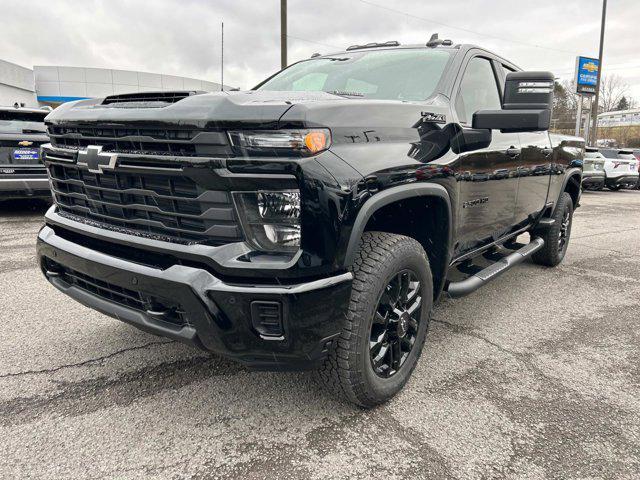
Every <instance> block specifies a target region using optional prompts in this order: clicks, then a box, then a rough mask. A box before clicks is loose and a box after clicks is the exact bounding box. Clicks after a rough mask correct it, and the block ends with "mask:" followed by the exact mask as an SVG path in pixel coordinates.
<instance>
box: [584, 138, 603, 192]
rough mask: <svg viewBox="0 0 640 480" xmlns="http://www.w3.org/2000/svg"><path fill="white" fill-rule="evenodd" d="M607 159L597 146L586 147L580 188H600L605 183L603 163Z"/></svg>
mask: <svg viewBox="0 0 640 480" xmlns="http://www.w3.org/2000/svg"><path fill="white" fill-rule="evenodd" d="M606 161H607V159H606V158H605V157H604V155H602V154H601V153H600V152H599V151H598V149H597V148H595V147H587V148H586V151H585V153H584V162H583V164H582V188H583V189H585V190H602V189H603V188H604V183H605V173H604V164H605V163H606Z"/></svg>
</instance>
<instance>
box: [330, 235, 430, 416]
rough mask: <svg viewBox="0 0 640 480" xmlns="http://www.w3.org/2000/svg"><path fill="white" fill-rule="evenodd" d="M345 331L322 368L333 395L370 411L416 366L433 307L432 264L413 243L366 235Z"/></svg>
mask: <svg viewBox="0 0 640 480" xmlns="http://www.w3.org/2000/svg"><path fill="white" fill-rule="evenodd" d="M353 274H354V280H353V287H352V291H351V300H350V303H349V308H348V310H347V312H346V316H345V319H344V324H343V328H342V332H341V334H340V336H339V337H338V340H337V342H336V344H335V345H334V347H333V348H332V349H331V351H330V353H329V356H328V358H327V360H326V361H325V362H324V364H323V365H322V367H321V368H320V369H319V370H318V377H319V379H320V381H321V382H322V383H323V384H324V385H325V386H326V387H328V388H329V389H330V390H331V391H332V392H333V393H335V394H337V395H339V396H341V397H342V398H345V399H347V400H348V401H350V402H352V403H355V404H356V405H359V406H362V407H366V408H370V407H373V406H375V405H378V404H381V403H384V402H386V401H387V400H389V399H390V398H391V397H393V396H394V395H395V394H396V393H398V392H399V391H400V390H401V389H402V387H404V385H405V383H406V382H407V380H408V379H409V377H410V376H411V373H412V372H413V369H414V368H415V366H416V363H417V361H418V358H419V357H420V353H421V351H422V347H423V345H424V341H425V338H426V335H427V329H428V326H429V320H430V316H431V308H432V305H433V281H432V278H431V269H430V267H429V260H428V258H427V254H426V253H425V251H424V249H423V248H422V246H421V245H420V244H419V243H418V242H417V241H416V240H414V239H412V238H409V237H405V236H402V235H395V234H390V233H383V232H365V233H364V234H363V236H362V240H361V244H360V250H359V253H358V255H357V257H356V260H355V262H354V266H353Z"/></svg>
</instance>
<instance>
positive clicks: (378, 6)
mask: <svg viewBox="0 0 640 480" xmlns="http://www.w3.org/2000/svg"><path fill="white" fill-rule="evenodd" d="M358 1H359V2H361V3H364V4H366V5H371V6H372V7H377V8H381V9H383V10H387V11H389V12H393V13H397V14H399V15H404V16H407V17H411V18H415V19H417V20H422V21H423V22H427V23H434V24H436V25H442V26H443V27H447V28H453V29H454V30H460V31H462V32H467V33H472V34H474V35H478V36H481V37H485V38H493V39H495V40H501V41H503V42H510V43H517V44H520V45H526V46H528V47H533V48H541V49H544V50H555V51H557V52H562V53H570V54H571V55H579V54H578V53H576V52H572V51H569V50H562V49H561V48H554V47H547V46H545V45H537V44H534V43H527V42H523V41H521V40H513V39H511V38H504V37H498V36H495V35H489V34H486V33H482V32H477V31H475V30H470V29H468V28H463V27H456V26H454V25H450V24H448V23H444V22H439V21H436V20H432V19H430V18H425V17H420V16H418V15H413V14H411V13H408V12H404V11H402V10H397V9H395V8H391V7H386V6H384V5H380V4H377V3H374V2H370V1H368V0H358Z"/></svg>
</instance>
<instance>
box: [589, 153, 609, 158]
mask: <svg viewBox="0 0 640 480" xmlns="http://www.w3.org/2000/svg"><path fill="white" fill-rule="evenodd" d="M584 158H604V156H603V155H602V154H601V153H600V152H585V154H584Z"/></svg>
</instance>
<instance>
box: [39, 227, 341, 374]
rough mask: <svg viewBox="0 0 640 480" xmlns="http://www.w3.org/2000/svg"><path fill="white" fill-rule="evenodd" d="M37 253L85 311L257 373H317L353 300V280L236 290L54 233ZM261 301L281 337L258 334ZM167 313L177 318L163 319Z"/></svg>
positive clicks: (44, 233) (191, 271) (203, 273)
mask: <svg viewBox="0 0 640 480" xmlns="http://www.w3.org/2000/svg"><path fill="white" fill-rule="evenodd" d="M37 252H38V261H39V263H40V266H41V268H42V271H43V273H44V274H45V276H46V277H47V279H48V280H49V282H51V283H52V284H53V285H54V286H55V287H56V288H58V289H59V290H61V291H62V292H64V293H66V294H67V295H69V296H70V297H72V298H74V299H75V300H77V301H79V302H80V303H82V304H84V305H86V306H89V307H91V308H94V309H96V310H98V311H100V312H102V313H105V314H107V315H110V316H112V317H115V318H117V319H119V320H122V321H124V322H127V323H129V324H131V325H134V326H135V327H138V328H140V329H142V330H145V331H147V332H150V333H153V334H157V335H161V336H165V337H169V338H172V339H175V340H179V341H182V342H185V343H189V344H192V345H195V346H197V347H200V348H204V349H206V350H209V351H212V352H215V353H218V354H220V355H223V356H226V357H229V358H232V359H234V360H237V361H240V362H242V363H244V364H246V365H248V366H250V367H254V368H263V369H274V370H291V369H309V368H314V367H316V366H318V365H319V364H320V363H321V362H322V360H323V359H324V358H325V357H326V353H327V351H328V348H329V347H330V344H331V342H332V341H334V340H335V338H336V337H337V335H338V333H339V332H340V328H341V324H342V318H343V315H344V312H345V309H346V307H347V305H348V302H349V296H350V293H351V280H352V275H351V273H343V274H340V275H336V276H333V277H329V278H323V279H320V280H314V281H311V282H306V283H298V284H295V285H287V286H281V285H264V284H255V285H249V284H231V283H225V282H223V281H222V280H220V279H219V278H217V277H216V276H214V275H213V274H212V273H211V272H210V271H208V270H206V269H204V268H203V269H201V268H195V267H191V266H185V265H179V264H178V265H173V266H170V267H169V268H162V269H161V268H153V267H150V266H145V265H141V264H139V263H134V262H131V261H128V260H124V259H122V258H118V257H114V256H111V255H107V254H105V253H102V252H99V251H95V250H92V249H90V248H87V247H85V246H83V245H79V244H76V243H74V242H72V241H70V240H67V239H65V238H62V237H61V236H59V235H57V234H56V232H55V231H54V230H53V229H52V228H51V227H49V226H45V227H43V228H42V230H41V231H40V233H39V235H38V243H37ZM78 278H79V279H80V280H79V281H77V282H74V281H71V279H78ZM134 299H135V301H134ZM141 299H142V300H141ZM259 301H263V302H274V303H277V304H279V305H280V312H281V319H282V329H283V334H282V335H281V336H276V337H270V336H265V335H261V334H260V333H259V332H258V331H257V330H256V328H255V323H254V321H253V319H252V303H254V302H259ZM141 302H144V305H146V306H140V305H142V303H141ZM149 305H156V307H151V306H149ZM158 305H160V306H161V307H157V306H158ZM158 310H159V311H158ZM169 310H171V311H172V312H173V315H168V314H166V313H163V312H168V311H169ZM176 312H179V314H176ZM254 317H255V314H254Z"/></svg>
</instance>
